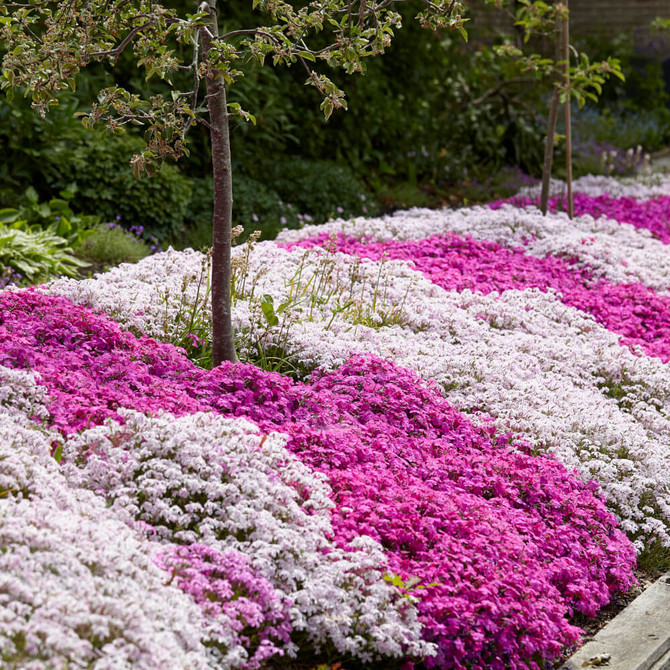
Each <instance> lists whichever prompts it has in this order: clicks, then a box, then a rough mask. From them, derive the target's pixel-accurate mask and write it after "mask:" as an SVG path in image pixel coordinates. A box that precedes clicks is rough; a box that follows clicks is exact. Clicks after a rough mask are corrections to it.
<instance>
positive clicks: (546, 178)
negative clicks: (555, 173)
mask: <svg viewBox="0 0 670 670" xmlns="http://www.w3.org/2000/svg"><path fill="white" fill-rule="evenodd" d="M554 37H555V40H556V44H555V48H556V51H555V53H556V60H558V59H559V56H560V53H561V47H560V22H559V21H558V19H556V30H555V33H554ZM558 103H559V92H558V82H555V83H554V87H553V91H552V94H551V102H550V103H549V119H548V120H547V139H546V141H545V143H544V162H543V163H542V191H541V193H540V211H541V212H542V214H544V215H546V214H547V207H548V204H549V183H550V181H551V168H552V165H553V163H554V138H555V136H556V120H557V118H558Z"/></svg>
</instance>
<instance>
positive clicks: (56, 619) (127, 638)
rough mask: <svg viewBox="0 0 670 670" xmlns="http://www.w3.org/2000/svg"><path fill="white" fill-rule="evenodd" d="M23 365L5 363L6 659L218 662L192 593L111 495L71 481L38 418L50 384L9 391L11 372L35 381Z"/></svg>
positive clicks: (1, 497)
mask: <svg viewBox="0 0 670 670" xmlns="http://www.w3.org/2000/svg"><path fill="white" fill-rule="evenodd" d="M21 374H22V375H23V376H24V379H23V380H21V379H19V376H20V375H19V373H17V372H16V371H11V370H7V369H6V368H1V367H0V379H1V386H0V387H1V388H2V396H3V400H2V401H0V661H1V664H2V666H3V667H12V668H14V667H16V668H18V667H40V668H41V667H111V666H112V665H113V666H114V667H130V666H131V665H133V666H135V665H136V666H138V667H146V668H156V669H157V668H168V667H179V668H189V669H193V670H195V669H203V670H204V669H205V668H209V667H211V663H210V654H209V653H208V651H207V649H206V648H205V647H204V646H203V644H202V642H201V630H200V623H201V622H202V617H201V616H200V614H199V611H198V608H197V606H196V605H195V603H193V601H192V599H191V598H189V597H188V596H187V595H186V594H185V593H183V592H182V591H181V590H180V589H178V588H177V587H176V586H168V585H166V584H165V582H166V576H167V573H166V572H164V571H162V570H160V569H159V568H158V567H157V566H156V565H154V558H153V552H152V549H151V547H150V545H149V543H148V542H147V541H145V540H143V539H141V538H140V537H139V536H138V535H137V533H135V532H134V531H133V530H132V529H130V528H129V527H128V526H126V525H125V524H124V523H122V522H121V521H120V520H118V519H116V518H114V516H113V515H111V514H110V513H109V511H108V510H107V509H106V506H105V501H104V500H103V499H101V498H99V497H97V496H95V495H93V494H92V493H89V492H85V491H80V490H76V489H74V488H72V487H70V486H69V485H68V483H67V482H66V480H65V478H64V477H63V474H62V473H61V472H60V471H59V469H58V465H57V463H56V461H55V460H54V459H53V458H51V457H50V456H49V451H50V448H51V442H52V438H54V437H55V435H54V434H52V433H49V432H48V431H45V430H43V429H42V428H40V427H38V426H36V425H34V424H33V426H30V425H29V423H28V419H29V417H28V416H27V415H25V414H24V413H23V412H24V411H25V410H26V409H28V412H29V414H30V415H32V414H33V409H34V407H35V406H40V397H39V392H38V393H37V394H36V397H35V398H34V402H33V403H32V404H31V406H30V407H26V405H25V404H23V403H18V404H17V403H11V402H9V403H7V402H6V401H5V399H6V397H7V389H8V385H7V382H8V381H10V380H13V381H15V382H17V383H18V384H23V387H24V389H28V390H30V387H31V386H33V385H34V380H33V382H32V383H31V382H30V381H29V380H28V379H27V377H28V375H26V374H25V373H21ZM25 397H26V396H24V398H25ZM22 410H23V411H22ZM106 663H108V665H106Z"/></svg>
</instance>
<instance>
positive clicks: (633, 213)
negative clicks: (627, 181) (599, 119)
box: [490, 193, 670, 244]
mask: <svg viewBox="0 0 670 670" xmlns="http://www.w3.org/2000/svg"><path fill="white" fill-rule="evenodd" d="M565 202H566V200H565V196H562V195H561V196H554V197H553V198H549V210H550V211H552V212H556V211H565V209H566V205H565ZM505 203H512V204H513V205H516V206H517V207H527V206H529V205H534V206H536V207H537V206H538V205H539V199H538V198H532V197H519V196H516V197H513V198H510V199H508V200H499V201H496V202H494V203H492V204H491V205H490V207H491V208H492V209H498V208H499V207H501V206H502V205H503V204H505ZM574 204H575V216H582V215H583V214H590V215H591V216H592V217H593V218H594V219H597V218H599V217H601V216H605V217H607V218H608V219H614V220H615V221H618V222H619V223H630V224H631V225H633V226H635V227H636V228H646V229H647V230H650V231H651V233H652V234H653V235H654V237H656V238H658V239H659V240H661V241H662V242H664V243H665V244H668V243H670V196H658V197H655V198H651V199H649V200H642V201H639V200H636V199H635V198H632V197H630V196H622V197H620V198H614V197H612V196H610V195H609V194H608V193H605V194H602V195H595V196H594V195H587V194H585V193H575V195H574Z"/></svg>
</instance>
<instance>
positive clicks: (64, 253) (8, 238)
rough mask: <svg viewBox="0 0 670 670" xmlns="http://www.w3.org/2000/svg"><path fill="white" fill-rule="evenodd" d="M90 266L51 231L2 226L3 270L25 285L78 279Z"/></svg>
mask: <svg viewBox="0 0 670 670" xmlns="http://www.w3.org/2000/svg"><path fill="white" fill-rule="evenodd" d="M85 266H86V263H85V262H83V261H81V260H79V259H78V258H76V257H75V256H74V255H73V253H72V249H71V248H70V247H69V246H68V242H67V240H65V239H64V238H62V237H59V236H58V235H56V234H55V233H54V232H53V231H51V230H42V229H40V228H39V227H37V226H30V225H29V224H27V223H26V222H25V221H20V220H16V221H14V222H13V223H12V224H11V225H10V226H6V225H0V268H2V270H6V269H8V268H11V269H12V270H13V271H14V272H15V273H17V274H18V275H20V278H21V280H22V281H23V282H25V283H31V284H34V283H38V282H42V281H46V280H48V279H50V278H51V277H55V276H59V275H67V276H69V277H76V276H77V275H78V273H79V271H80V270H81V268H83V267H85Z"/></svg>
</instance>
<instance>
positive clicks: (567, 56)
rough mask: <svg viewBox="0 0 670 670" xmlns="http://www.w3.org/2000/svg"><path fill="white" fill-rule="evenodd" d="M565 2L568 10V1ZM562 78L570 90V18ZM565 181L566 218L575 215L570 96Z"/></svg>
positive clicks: (566, 22)
mask: <svg viewBox="0 0 670 670" xmlns="http://www.w3.org/2000/svg"><path fill="white" fill-rule="evenodd" d="M563 1H564V2H565V7H566V9H567V8H568V0H563ZM563 61H564V64H563V77H564V79H565V82H564V85H565V90H566V91H569V90H570V16H569V15H566V16H565V18H564V19H563ZM565 181H566V182H567V185H568V217H570V218H572V217H573V216H574V214H575V203H574V198H573V195H572V119H571V118H570V96H568V98H567V100H566V101H565Z"/></svg>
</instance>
